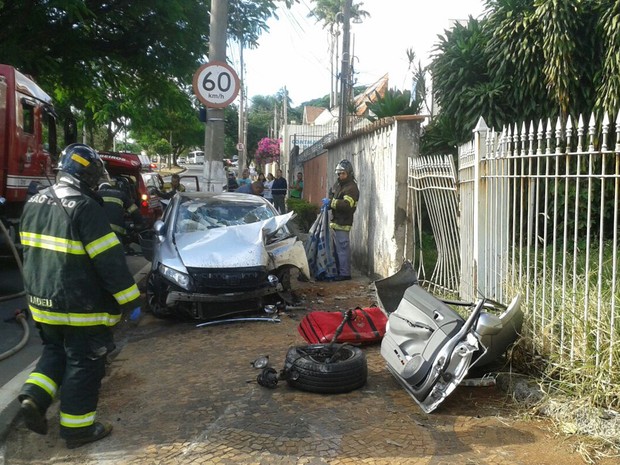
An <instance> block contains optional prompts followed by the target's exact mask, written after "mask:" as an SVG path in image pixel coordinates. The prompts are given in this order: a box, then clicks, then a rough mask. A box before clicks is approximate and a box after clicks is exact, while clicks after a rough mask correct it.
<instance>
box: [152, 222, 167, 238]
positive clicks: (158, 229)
mask: <svg viewBox="0 0 620 465" xmlns="http://www.w3.org/2000/svg"><path fill="white" fill-rule="evenodd" d="M153 231H155V235H156V236H157V237H158V238H159V239H160V240H161V239H162V238H163V237H164V234H166V224H165V223H164V222H163V221H162V220H157V221H155V223H154V224H153Z"/></svg>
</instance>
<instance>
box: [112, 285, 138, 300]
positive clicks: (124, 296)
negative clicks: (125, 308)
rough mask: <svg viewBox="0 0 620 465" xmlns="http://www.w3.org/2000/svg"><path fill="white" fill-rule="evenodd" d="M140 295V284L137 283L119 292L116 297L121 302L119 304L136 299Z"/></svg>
mask: <svg viewBox="0 0 620 465" xmlns="http://www.w3.org/2000/svg"><path fill="white" fill-rule="evenodd" d="M138 297H140V291H139V290H138V286H136V285H135V284H133V285H131V286H129V287H128V288H127V289H125V290H123V291H120V292H117V293H116V294H114V298H115V299H116V301H117V302H118V303H119V305H123V304H126V303H127V302H131V301H132V300H134V299H137V298H138Z"/></svg>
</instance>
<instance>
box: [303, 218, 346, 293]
mask: <svg viewBox="0 0 620 465" xmlns="http://www.w3.org/2000/svg"><path fill="white" fill-rule="evenodd" d="M331 235H332V232H331V229H329V211H328V210H327V209H326V208H325V207H323V208H321V211H320V212H319V215H318V216H317V218H316V220H315V222H314V223H313V224H312V226H311V227H310V234H309V236H308V239H306V242H305V244H304V248H305V250H306V256H307V257H308V265H309V267H310V274H312V277H313V278H314V279H315V280H317V281H328V280H330V279H334V278H335V277H336V275H337V274H338V271H337V269H336V260H335V258H334V248H333V247H334V246H333V243H332V237H331Z"/></svg>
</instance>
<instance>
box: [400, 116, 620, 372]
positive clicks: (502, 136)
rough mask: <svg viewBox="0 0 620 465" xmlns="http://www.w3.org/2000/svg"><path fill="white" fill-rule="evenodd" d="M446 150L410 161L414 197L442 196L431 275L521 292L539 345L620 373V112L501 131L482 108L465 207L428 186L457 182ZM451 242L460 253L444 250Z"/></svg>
mask: <svg viewBox="0 0 620 465" xmlns="http://www.w3.org/2000/svg"><path fill="white" fill-rule="evenodd" d="M442 160H444V159H443V158H437V159H436V161H432V160H430V159H428V158H422V159H420V160H412V161H411V162H410V172H409V188H410V189H409V191H410V192H411V193H412V196H411V197H412V201H411V205H413V206H414V208H418V207H416V205H418V203H419V202H420V201H423V202H424V204H425V205H426V206H427V207H429V206H431V205H432V204H433V203H437V202H438V203H440V205H435V206H432V207H430V209H429V210H428V216H429V218H430V220H431V225H432V227H433V235H435V240H436V242H437V248H438V252H439V256H440V257H438V262H437V263H438V264H437V266H436V268H435V270H434V271H433V275H432V278H431V281H436V284H437V285H439V286H440V287H444V288H447V289H455V290H456V289H457V290H458V291H459V295H460V297H461V298H462V299H466V300H469V299H473V298H475V297H477V296H479V295H484V296H487V297H490V298H494V299H496V300H499V301H506V300H508V299H510V298H511V297H512V296H513V295H514V294H515V293H517V292H521V293H522V294H523V296H524V306H525V309H526V312H527V324H526V328H525V331H526V333H527V336H529V337H530V338H531V340H532V342H533V346H534V348H535V349H536V350H537V351H540V352H541V353H544V354H545V355H547V356H550V358H551V359H552V361H555V362H557V365H558V366H588V367H593V371H592V376H599V375H600V373H601V370H603V371H604V372H605V376H604V377H602V378H604V379H606V380H607V381H608V382H613V380H615V381H616V382H617V381H618V379H619V376H618V374H619V372H620V341H618V339H619V338H620V315H619V314H618V313H619V311H618V302H619V301H620V295H619V289H620V283H619V282H618V281H619V273H618V271H619V270H618V233H619V228H620V221H619V214H620V211H619V208H620V116H619V117H618V119H617V120H616V123H615V124H613V123H610V119H609V118H608V117H607V115H603V116H602V117H600V118H597V117H596V116H595V115H593V116H592V117H591V118H590V119H589V121H588V122H587V123H585V122H584V119H583V118H579V120H578V121H577V122H575V121H573V120H572V119H568V120H566V121H562V120H558V121H550V120H548V121H541V122H538V123H537V124H535V123H533V122H532V123H529V124H528V125H526V124H522V125H521V126H520V127H519V126H518V125H512V126H509V127H505V128H504V129H503V130H502V131H501V132H496V131H494V130H492V129H488V128H487V127H486V125H485V124H484V121H483V120H482V119H481V121H480V123H479V125H478V127H477V128H476V129H475V131H474V139H473V141H472V142H470V143H468V144H465V145H463V146H461V147H459V157H458V176H455V178H456V179H457V181H456V186H457V192H458V202H459V207H458V209H457V208H454V207H453V206H452V203H451V202H452V201H451V200H448V199H447V198H446V197H445V193H444V194H441V195H443V196H442V197H441V198H440V197H435V200H433V199H431V198H430V197H429V196H430V195H431V194H430V190H429V189H431V187H432V189H433V192H435V193H434V194H433V195H436V196H437V195H440V194H437V192H440V191H445V192H448V191H451V190H452V189H453V187H454V185H452V187H449V186H448V185H450V182H447V181H446V180H447V179H449V178H450V176H451V175H449V174H445V173H444V174H441V173H439V171H441V170H440V169H439V168H438V166H439V164H441V163H446V162H445V161H442ZM416 167H417V168H416ZM420 167H424V169H423V170H422V171H420V169H418V168H420ZM438 182H446V185H444V186H440V187H437V185H436V184H437V183H438ZM421 186H426V187H421ZM420 193H422V195H424V196H426V198H425V199H423V198H422V195H420ZM457 216H458V218H459V222H458V227H457V226H455V225H454V224H453V219H454V218H456V217H457ZM418 218H419V216H418ZM452 248H456V250H459V251H460V252H459V253H460V256H459V259H458V260H455V259H454V257H450V259H444V258H443V257H442V255H444V254H445V253H449V252H450V250H451V249H452ZM446 251H447V252H446ZM452 263H458V265H460V266H457V267H458V268H459V269H460V271H458V272H457V271H455V267H454V266H452V265H451V264H452ZM446 273H448V274H450V273H457V275H456V276H453V277H452V279H449V278H446V276H445V275H446ZM609 375H611V376H609Z"/></svg>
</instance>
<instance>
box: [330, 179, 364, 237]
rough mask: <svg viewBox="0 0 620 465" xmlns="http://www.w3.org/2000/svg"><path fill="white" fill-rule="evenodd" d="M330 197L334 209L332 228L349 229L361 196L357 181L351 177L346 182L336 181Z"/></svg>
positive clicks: (332, 209)
mask: <svg viewBox="0 0 620 465" xmlns="http://www.w3.org/2000/svg"><path fill="white" fill-rule="evenodd" d="M330 198H331V201H330V204H329V206H330V208H331V211H332V220H331V222H330V224H329V226H330V228H332V229H339V230H342V231H349V230H350V229H351V225H353V214H354V213H355V210H356V209H357V202H358V200H359V198H360V191H359V189H358V187H357V183H356V182H355V181H354V180H353V179H351V178H347V179H346V180H345V181H344V182H340V181H336V184H334V187H332V189H331V192H330Z"/></svg>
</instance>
